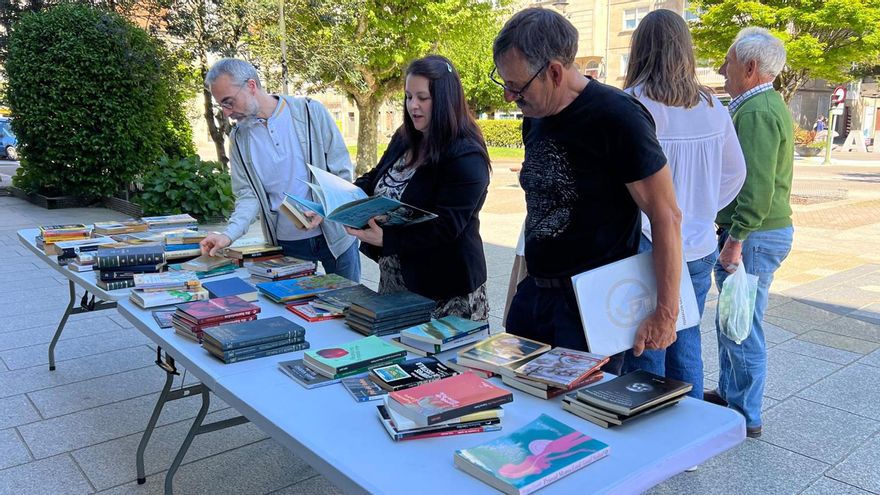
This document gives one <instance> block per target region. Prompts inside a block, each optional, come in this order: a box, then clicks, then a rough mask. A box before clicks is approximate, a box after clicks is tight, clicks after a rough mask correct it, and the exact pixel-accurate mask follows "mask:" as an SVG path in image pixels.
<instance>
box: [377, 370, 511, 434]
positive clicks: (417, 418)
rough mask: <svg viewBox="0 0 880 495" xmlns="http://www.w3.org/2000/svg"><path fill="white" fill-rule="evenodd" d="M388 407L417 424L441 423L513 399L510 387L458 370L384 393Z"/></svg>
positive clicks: (495, 406)
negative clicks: (435, 379) (499, 385)
mask: <svg viewBox="0 0 880 495" xmlns="http://www.w3.org/2000/svg"><path fill="white" fill-rule="evenodd" d="M388 398H389V401H388V407H390V408H392V409H394V410H395V411H396V412H398V413H400V414H401V415H402V416H405V417H407V418H409V419H410V420H412V421H414V422H415V423H416V424H417V425H419V426H430V425H433V424H437V423H442V422H443V421H447V420H450V419H453V418H457V417H459V416H464V415H465V414H470V413H473V412H476V411H480V410H483V409H494V408H497V407H499V406H501V405H502V404H506V403H508V402H511V401H513V394H512V393H510V391H508V390H505V389H503V388H500V387H496V386H495V385H493V384H491V383H489V382H488V381H486V380H483V379H482V378H480V377H478V376H477V375H475V374H473V373H462V374H460V375H455V376H451V377H449V378H444V379H442V380H438V381H435V382H430V383H426V384H424V385H419V386H418V387H413V388H408V389H405V390H399V391H397V392H391V393H390V394H388Z"/></svg>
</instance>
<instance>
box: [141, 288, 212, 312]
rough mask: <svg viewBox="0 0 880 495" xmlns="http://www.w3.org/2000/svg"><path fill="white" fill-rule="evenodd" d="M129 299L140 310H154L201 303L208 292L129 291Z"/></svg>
mask: <svg viewBox="0 0 880 495" xmlns="http://www.w3.org/2000/svg"><path fill="white" fill-rule="evenodd" d="M128 297H129V299H131V301H132V302H134V303H135V304H137V305H138V306H140V307H142V308H145V309H146V308H155V307H157V306H168V305H171V304H180V303H186V302H191V301H201V300H203V299H207V298H208V291H206V290H205V289H198V290H192V291H189V290H167V291H159V292H141V291H131V293H130V294H129V296H128Z"/></svg>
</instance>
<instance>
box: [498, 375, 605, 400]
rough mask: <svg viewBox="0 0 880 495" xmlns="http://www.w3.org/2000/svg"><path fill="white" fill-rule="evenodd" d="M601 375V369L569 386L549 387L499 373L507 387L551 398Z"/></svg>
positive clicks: (600, 377) (595, 380) (597, 379)
mask: <svg viewBox="0 0 880 495" xmlns="http://www.w3.org/2000/svg"><path fill="white" fill-rule="evenodd" d="M603 376H604V374H603V373H602V372H601V371H599V372H596V373H591V374H589V375H587V376H586V377H584V378H583V379H582V380H581V381H579V382H575V383H573V384H571V386H569V387H566V388H558V387H551V386H549V385H547V384H544V383H541V382H533V381H531V380H525V379H522V378H518V377H516V376H510V375H501V383H503V384H505V385H507V386H508V387H513V388H515V389H517V390H519V391H520V392H525V393H527V394H529V395H534V396H535V397H538V398H541V399H552V398H554V397H559V396H560V395H562V394H565V393H568V392H571V391H572V390H576V389H578V388H581V387H586V386H587V385H591V384H593V383H596V382H598V381H600V380H602V377H603Z"/></svg>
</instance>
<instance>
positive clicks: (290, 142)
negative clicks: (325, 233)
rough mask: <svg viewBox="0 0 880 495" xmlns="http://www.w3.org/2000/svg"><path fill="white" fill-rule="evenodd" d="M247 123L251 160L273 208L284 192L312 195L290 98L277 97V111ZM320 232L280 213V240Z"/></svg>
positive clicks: (278, 230)
mask: <svg viewBox="0 0 880 495" xmlns="http://www.w3.org/2000/svg"><path fill="white" fill-rule="evenodd" d="M248 124H249V125H250V126H251V143H250V148H251V160H252V161H253V164H254V168H255V169H256V171H257V175H259V176H260V181H261V182H262V183H263V187H264V188H265V189H266V194H268V196H269V204H270V205H271V208H272V210H273V211H279V208H280V207H281V203H282V202H283V201H284V193H290V194H293V195H296V196H300V197H303V198H311V194H310V190H309V188H308V186H306V185H305V182H308V181H309V171H308V169H307V168H306V165H305V157H304V156H303V151H302V146H301V145H300V142H299V138H298V137H297V135H296V130H295V129H294V126H293V117H292V116H291V114H290V110H289V109H288V108H287V102H286V101H284V99H283V98H278V104H277V105H276V106H275V111H274V112H272V115H270V116H269V118H268V119H258V118H255V119H252V121H251V122H249V123H248ZM304 181H305V182H304ZM319 234H321V229H314V230H302V229H298V228H296V227H295V226H294V225H293V222H291V221H290V220H289V219H288V217H287V215H284V214H279V215H278V225H277V226H276V237H277V238H278V239H279V240H283V241H298V240H301V239H308V238H311V237H314V236H316V235H319Z"/></svg>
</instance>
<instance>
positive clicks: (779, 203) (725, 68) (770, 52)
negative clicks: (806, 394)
mask: <svg viewBox="0 0 880 495" xmlns="http://www.w3.org/2000/svg"><path fill="white" fill-rule="evenodd" d="M784 65H785V48H784V46H783V45H782V42H781V41H780V40H779V39H777V38H775V37H774V36H773V35H771V34H770V32H768V31H767V30H766V29H762V28H746V29H743V30H742V31H740V33H739V34H738V35H737V37H736V40H734V42H733V45H732V46H731V47H730V50H729V51H728V52H727V57H726V59H725V62H724V65H722V66H721V71H720V72H721V74H722V75H723V76H724V78H725V83H724V87H725V89H726V90H727V91H728V93H730V96H731V97H733V101H731V103H730V107H729V110H730V113H731V115H732V116H733V125H734V127H735V128H736V132H737V135H738V137H739V141H740V144H741V145H742V150H743V154H744V155H745V158H746V169H747V172H746V181H745V184H744V185H743V187H742V189H741V190H740V193H739V195H738V196H737V197H736V199H734V200H733V202H732V203H731V204H729V205H728V206H727V207H725V208H724V209H723V210H721V212H719V213H718V217H717V219H716V223H718V225H719V227H720V228H719V237H718V245H719V248H720V249H721V254H720V256H719V258H718V263H717V264H716V265H715V282H716V284H717V285H718V288H719V290H720V289H721V286H722V285H723V284H724V280H725V279H726V278H727V276H728V275H729V274H730V273H733V272H734V271H736V270H737V269H738V268H744V269H745V270H746V272H748V273H750V274H753V275H756V276H757V277H758V294H757V298H756V301H755V313H754V316H753V319H752V328H751V332H750V333H749V336H748V337H747V338H746V339H745V340H744V341H742V343H740V344H737V343H736V342H734V341H733V340H731V339H728V338H727V337H725V336H724V335H721V333H720V331H719V332H718V354H719V365H720V372H719V377H718V390H717V391H707V393H706V394H705V395H706V400H709V401H711V402H718V403H726V404H728V405H729V407H732V408H734V409H736V410H738V411H739V412H741V413H742V414H743V416H745V418H746V434H747V435H748V436H749V437H758V436H760V435H761V428H762V422H761V402H762V399H763V394H764V381H765V378H766V375H767V349H766V346H765V342H764V328H763V324H762V320H763V319H764V310H765V309H766V308H767V299H768V296H769V291H770V283H771V282H773V274H774V273H775V272H776V270H777V269H778V268H779V266H780V265H781V264H782V261H783V260H784V259H785V258H786V256H788V253H789V251H790V250H791V243H792V235H793V228H792V224H791V205H790V202H789V197H790V193H791V179H792V169H793V153H794V136H793V125H792V120H791V114H790V112H789V110H788V107H787V106H786V104H785V102H784V101H783V100H782V97H781V96H779V93H777V92H776V91H775V90H774V89H773V80H774V79H775V78H776V76H777V75H778V74H779V72H780V71H781V70H782V67H783V66H784ZM716 329H718V321H717V318H716Z"/></svg>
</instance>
